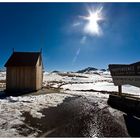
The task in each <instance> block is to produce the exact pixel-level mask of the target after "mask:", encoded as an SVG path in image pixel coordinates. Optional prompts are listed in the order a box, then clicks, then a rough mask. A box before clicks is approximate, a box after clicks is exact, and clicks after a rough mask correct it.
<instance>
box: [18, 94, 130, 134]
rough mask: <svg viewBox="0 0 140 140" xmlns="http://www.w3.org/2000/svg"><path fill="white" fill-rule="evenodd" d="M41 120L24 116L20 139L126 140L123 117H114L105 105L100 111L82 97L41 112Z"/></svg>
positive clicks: (27, 115) (72, 98)
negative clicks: (108, 139)
mask: <svg viewBox="0 0 140 140" xmlns="http://www.w3.org/2000/svg"><path fill="white" fill-rule="evenodd" d="M42 113H43V114H44V115H45V117H43V118H41V119H36V118H32V116H31V115H30V114H29V113H28V112H25V113H24V117H25V118H26V119H25V126H22V127H23V128H26V131H24V134H23V130H24V129H21V130H20V131H21V133H22V135H24V136H29V134H32V133H36V132H37V133H38V134H37V137H128V136H129V134H128V133H127V130H126V127H125V122H124V118H123V115H122V116H121V117H119V118H118V117H114V116H112V115H111V114H110V112H109V110H108V105H106V106H105V107H104V108H103V109H100V108H99V107H98V105H97V103H95V101H93V102H92V101H91V100H90V101H89V100H88V99H87V98H85V97H82V96H75V97H69V98H66V99H65V101H64V102H63V103H62V104H60V105H59V106H57V107H51V108H48V109H43V110H42Z"/></svg>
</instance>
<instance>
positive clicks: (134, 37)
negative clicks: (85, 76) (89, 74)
mask: <svg viewBox="0 0 140 140" xmlns="http://www.w3.org/2000/svg"><path fill="white" fill-rule="evenodd" d="M100 7H101V8H102V9H101V13H102V17H103V19H102V20H101V21H99V22H98V26H99V28H100V31H101V33H97V32H96V31H95V32H94V33H90V31H87V29H86V25H87V24H88V21H86V20H85V19H86V17H87V16H88V15H89V13H88V9H93V11H96V10H97V9H98V8H100ZM91 28H92V27H91V26H90V29H91ZM94 28H95V27H94V26H93V28H92V29H93V31H94ZM92 29H91V30H92ZM12 48H15V51H39V50H40V48H42V49H43V54H42V55H43V63H44V67H45V70H47V71H52V70H61V71H76V70H79V69H82V68H85V67H88V66H92V67H96V68H107V67H108V64H114V63H119V64H120V63H124V64H125V63H128V64H129V63H133V62H136V61H140V3H11V4H10V3H0V67H1V68H3V66H4V64H5V62H6V61H7V59H8V58H9V56H10V55H11V53H12Z"/></svg>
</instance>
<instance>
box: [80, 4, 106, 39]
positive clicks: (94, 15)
mask: <svg viewBox="0 0 140 140" xmlns="http://www.w3.org/2000/svg"><path fill="white" fill-rule="evenodd" d="M102 9H103V7H100V8H97V9H88V16H81V18H82V19H84V20H86V21H87V23H86V25H85V27H84V31H85V32H86V33H88V34H91V35H98V36H100V35H101V34H102V30H101V28H100V26H99V21H101V20H103V16H102Z"/></svg>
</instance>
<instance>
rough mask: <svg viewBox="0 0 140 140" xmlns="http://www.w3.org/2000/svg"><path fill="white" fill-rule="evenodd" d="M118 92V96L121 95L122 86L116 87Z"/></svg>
mask: <svg viewBox="0 0 140 140" xmlns="http://www.w3.org/2000/svg"><path fill="white" fill-rule="evenodd" d="M118 92H119V95H120V96H121V95H122V86H118Z"/></svg>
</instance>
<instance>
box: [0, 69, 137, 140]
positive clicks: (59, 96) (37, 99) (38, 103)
mask: <svg viewBox="0 0 140 140" xmlns="http://www.w3.org/2000/svg"><path fill="white" fill-rule="evenodd" d="M5 75H6V74H5V73H3V72H1V73H0V80H5V78H6V76H5ZM43 84H44V86H46V87H47V86H49V87H52V88H60V89H61V93H51V94H43V95H28V96H21V97H12V96H10V97H6V98H0V137H22V135H21V134H19V132H18V130H17V127H18V126H20V125H22V124H24V120H25V117H24V116H23V113H25V112H28V113H29V114H30V115H31V116H32V117H33V118H38V119H41V118H43V117H45V116H44V114H43V113H42V112H41V111H42V109H44V108H49V107H54V106H58V105H59V104H61V103H63V101H64V100H65V99H66V98H68V97H74V96H82V97H85V98H87V99H88V100H89V101H90V100H91V101H92V102H94V103H97V105H98V106H99V108H101V109H102V108H104V107H106V106H107V99H108V97H109V94H108V93H107V92H108V91H109V92H111V91H118V87H117V86H114V84H113V82H112V78H111V76H110V73H109V72H108V71H104V72H103V71H96V72H95V73H94V72H92V73H86V74H85V73H74V72H69V73H66V72H65V73H60V72H59V73H56V72H55V73H47V72H45V73H44V79H43ZM89 90H96V92H89ZM100 91H106V94H102V93H101V92H100ZM123 92H124V93H129V94H135V95H139V92H140V89H139V88H137V87H133V86H130V85H125V86H123ZM0 94H3V93H2V92H1V93H0ZM109 111H110V113H111V114H112V115H114V112H116V111H115V110H114V109H111V108H109ZM27 127H28V126H27ZM37 131H38V130H36V132H34V133H32V134H30V135H28V137H35V136H37Z"/></svg>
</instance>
